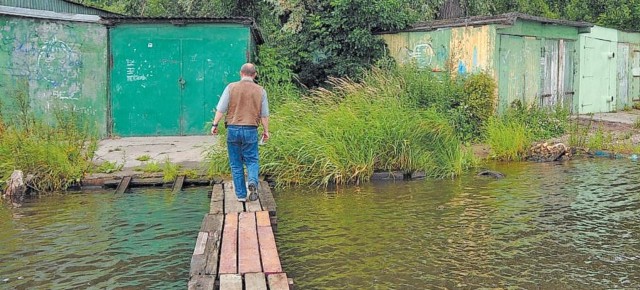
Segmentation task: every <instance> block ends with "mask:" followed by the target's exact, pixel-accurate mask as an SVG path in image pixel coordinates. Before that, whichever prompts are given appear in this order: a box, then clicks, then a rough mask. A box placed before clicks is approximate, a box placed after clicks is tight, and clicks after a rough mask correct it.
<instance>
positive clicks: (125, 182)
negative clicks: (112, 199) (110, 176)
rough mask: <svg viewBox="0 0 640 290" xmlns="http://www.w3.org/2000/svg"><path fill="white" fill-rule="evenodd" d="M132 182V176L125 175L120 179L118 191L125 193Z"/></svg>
mask: <svg viewBox="0 0 640 290" xmlns="http://www.w3.org/2000/svg"><path fill="white" fill-rule="evenodd" d="M130 183H131V176H125V177H123V178H122V180H120V183H119V184H118V188H116V193H120V194H122V193H125V192H126V191H127V189H129V185H130Z"/></svg>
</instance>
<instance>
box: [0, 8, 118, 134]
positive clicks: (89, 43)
mask: <svg viewBox="0 0 640 290" xmlns="http://www.w3.org/2000/svg"><path fill="white" fill-rule="evenodd" d="M107 67H108V62H107V30H106V28H105V27H104V26H102V25H100V24H96V23H79V22H70V21H56V20H44V19H32V18H22V17H12V16H6V15H0V101H1V102H2V104H3V107H4V111H5V112H4V115H5V117H7V116H8V117H11V116H12V115H14V114H15V113H16V111H17V108H16V104H15V96H16V92H17V91H22V92H25V93H27V96H28V99H29V101H30V104H31V106H32V108H33V111H34V112H35V113H36V114H38V115H41V116H44V117H45V118H48V119H49V120H51V119H52V113H53V111H54V109H56V108H59V107H62V108H71V109H75V110H76V111H79V112H81V113H82V115H83V116H84V117H85V120H86V121H89V122H91V123H92V124H95V125H96V127H97V128H98V131H99V133H100V134H102V135H105V134H106V120H107V81H108V78H107Z"/></svg>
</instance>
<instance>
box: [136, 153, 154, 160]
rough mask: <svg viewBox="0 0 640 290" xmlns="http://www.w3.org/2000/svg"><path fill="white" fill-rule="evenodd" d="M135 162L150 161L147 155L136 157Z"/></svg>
mask: <svg viewBox="0 0 640 290" xmlns="http://www.w3.org/2000/svg"><path fill="white" fill-rule="evenodd" d="M136 160H138V161H140V162H145V161H149V160H151V156H149V155H148V154H145V155H141V156H138V157H136Z"/></svg>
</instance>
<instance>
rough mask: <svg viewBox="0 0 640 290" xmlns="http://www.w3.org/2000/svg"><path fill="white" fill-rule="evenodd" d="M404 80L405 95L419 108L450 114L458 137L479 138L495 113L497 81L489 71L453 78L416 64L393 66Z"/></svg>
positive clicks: (464, 138)
mask: <svg viewBox="0 0 640 290" xmlns="http://www.w3.org/2000/svg"><path fill="white" fill-rule="evenodd" d="M391 73H393V74H394V75H395V76H396V77H397V78H399V79H400V81H399V83H400V84H401V86H402V88H403V93H402V94H403V98H405V99H406V100H407V102H408V103H410V104H412V105H414V106H416V107H418V108H434V109H435V110H436V111H438V112H440V113H442V114H445V115H447V116H449V120H450V122H451V124H452V125H453V126H454V127H455V129H456V132H457V134H458V136H459V137H460V138H461V139H462V140H464V141H473V140H477V139H479V138H480V137H481V136H482V134H483V127H484V124H485V122H486V121H487V120H488V118H489V117H490V116H492V115H493V114H494V111H495V103H496V95H495V92H496V83H495V81H494V80H493V78H491V76H489V75H488V74H485V73H479V74H471V75H468V76H465V77H460V76H458V77H457V78H456V77H453V76H451V74H449V73H447V72H439V73H434V72H431V71H425V70H420V69H418V68H416V67H415V66H413V65H405V66H402V67H397V68H392V69H391Z"/></svg>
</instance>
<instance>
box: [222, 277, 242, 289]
mask: <svg viewBox="0 0 640 290" xmlns="http://www.w3.org/2000/svg"><path fill="white" fill-rule="evenodd" d="M220 290H242V276H240V275H239V274H224V275H220Z"/></svg>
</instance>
